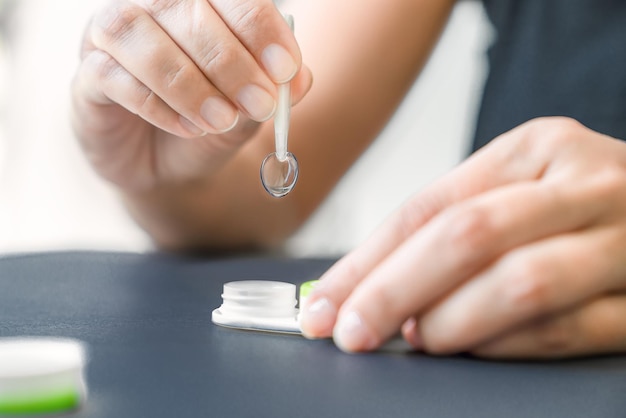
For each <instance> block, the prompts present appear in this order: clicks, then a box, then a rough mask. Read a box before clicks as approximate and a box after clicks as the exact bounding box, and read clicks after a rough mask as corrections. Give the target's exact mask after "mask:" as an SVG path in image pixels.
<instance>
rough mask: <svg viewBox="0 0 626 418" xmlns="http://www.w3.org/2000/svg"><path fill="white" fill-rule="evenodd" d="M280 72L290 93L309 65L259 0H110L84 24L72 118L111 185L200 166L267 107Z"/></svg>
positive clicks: (138, 183) (214, 160)
mask: <svg viewBox="0 0 626 418" xmlns="http://www.w3.org/2000/svg"><path fill="white" fill-rule="evenodd" d="M289 80H292V85H293V88H292V91H293V96H294V97H293V100H294V101H295V102H297V101H299V100H300V99H301V98H302V97H303V96H304V94H305V93H306V92H307V91H308V89H309V87H310V84H311V74H310V72H309V70H308V69H306V67H303V66H302V64H301V56H300V51H299V49H298V45H297V43H296V41H295V38H294V36H293V34H292V32H291V30H290V29H289V27H288V25H287V24H286V22H285V21H284V19H283V17H282V15H281V14H280V12H279V11H278V10H277V9H276V7H275V6H274V4H273V2H272V1H271V0H210V1H207V0H189V1H167V0H160V1H159V0H117V1H110V2H108V3H107V4H106V5H105V7H104V8H103V9H102V10H100V11H99V12H98V13H97V14H96V15H95V16H94V17H93V19H92V20H91V22H90V24H89V26H88V28H87V30H86V31H85V36H84V41H83V45H82V50H81V64H80V67H79V68H78V71H77V73H76V76H75V79H74V83H73V102H74V113H75V114H74V127H75V131H76V133H77V135H78V137H79V138H80V140H81V143H82V145H83V147H84V148H85V151H86V154H87V156H88V158H89V159H90V160H91V162H92V163H93V165H94V166H95V168H96V170H97V171H99V173H100V174H101V175H103V176H104V177H105V178H107V179H109V180H111V181H113V182H114V183H116V184H117V185H119V186H121V187H122V188H126V189H146V188H150V187H154V186H155V185H156V184H159V183H168V182H174V183H176V182H180V181H188V180H196V179H198V178H206V177H207V176H210V175H211V174H212V173H214V172H215V171H216V170H217V169H218V168H219V167H220V166H221V165H222V164H224V163H225V161H226V160H227V159H228V157H229V156H231V155H232V154H234V152H235V151H236V150H237V149H238V148H239V147H240V146H241V145H242V144H243V143H244V142H245V141H246V140H248V139H250V138H251V137H252V135H253V134H254V133H255V131H256V130H257V127H258V125H259V122H263V121H265V120H267V119H269V118H270V117H271V116H272V115H273V112H274V109H275V106H276V104H275V101H276V98H277V95H276V86H275V83H282V82H286V81H289ZM261 158H262V157H261Z"/></svg>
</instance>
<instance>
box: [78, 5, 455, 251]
mask: <svg viewBox="0 0 626 418" xmlns="http://www.w3.org/2000/svg"><path fill="white" fill-rule="evenodd" d="M210 3H212V2H210ZM241 3H242V4H244V3H246V2H241ZM453 5H454V1H452V0H441V1H432V0H406V1H398V2H391V3H389V2H381V1H378V0H367V1H364V0H348V1H340V2H337V1H333V0H316V1H314V2H300V1H294V2H292V3H289V4H286V5H285V10H287V11H288V12H290V13H291V14H293V16H294V18H295V26H296V30H295V33H296V38H297V40H298V43H299V45H300V48H301V51H302V56H303V61H304V62H305V63H306V64H307V65H308V67H309V68H310V69H311V72H312V74H313V76H314V83H313V87H312V88H311V90H310V92H309V93H308V95H307V96H306V97H305V98H304V99H303V100H302V101H301V103H299V104H298V105H297V106H295V107H294V108H293V110H292V124H291V131H290V135H289V150H290V151H291V152H292V153H293V154H295V155H296V157H297V158H298V161H299V163H300V178H299V180H298V184H297V185H296V187H295V189H294V190H293V191H292V192H291V193H290V194H289V195H288V196H287V197H285V198H282V199H280V200H277V199H274V198H271V197H269V196H268V195H267V194H266V193H265V191H264V190H263V187H262V186H261V184H260V180H259V167H260V164H261V161H262V160H263V158H264V157H265V155H267V154H268V153H269V152H271V151H272V150H273V146H274V139H273V127H272V122H271V121H269V122H265V123H263V124H262V125H261V127H260V129H259V130H258V131H257V132H256V134H255V135H254V136H253V137H251V139H250V140H247V141H246V142H245V143H244V144H243V145H241V148H239V149H237V148H233V150H232V158H230V159H229V160H227V161H226V162H225V163H224V164H223V165H221V166H220V167H219V169H215V170H209V172H208V173H204V174H202V175H194V176H190V178H189V179H186V180H184V181H180V180H176V181H174V180H171V179H168V178H167V177H163V178H161V179H159V180H158V181H156V182H148V183H149V186H148V187H139V188H137V187H134V188H131V187H126V185H125V183H124V181H123V178H122V180H121V181H119V180H118V181H117V183H118V184H119V185H120V190H121V191H122V194H123V197H124V199H125V202H126V203H127V206H128V207H129V209H130V211H131V212H132V214H133V216H134V217H135V218H136V219H137V221H138V222H139V223H140V224H141V225H142V226H143V227H144V228H145V229H146V230H147V231H148V232H149V233H150V234H151V235H152V236H153V237H154V239H155V241H156V242H157V243H158V244H159V245H161V246H163V247H166V248H170V249H189V248H194V249H235V248H241V247H259V246H271V245H275V244H277V243H279V242H281V241H282V240H283V239H284V238H285V237H287V236H288V235H289V234H291V233H292V232H293V231H294V230H295V229H296V228H297V227H298V226H300V225H301V224H302V222H303V221H304V220H306V218H307V217H308V216H309V215H310V214H311V212H312V211H313V210H314V209H315V208H316V207H317V205H318V204H319V203H320V202H321V201H322V200H323V199H324V197H325V196H326V195H327V194H328V192H329V191H330V190H331V189H332V187H333V186H334V185H335V184H336V182H337V181H338V180H339V178H340V177H341V176H342V175H343V174H344V173H345V171H346V170H347V169H348V168H349V167H350V165H351V164H352V163H353V162H354V161H355V160H356V159H357V157H358V156H359V155H360V154H361V153H362V152H363V150H364V149H365V148H366V147H367V146H368V145H369V144H370V143H371V142H372V141H373V139H374V138H375V137H376V135H377V134H378V133H379V132H380V130H381V129H382V128H383V127H384V125H385V124H386V123H387V121H388V120H389V118H390V116H391V115H392V113H393V112H394V110H395V109H396V107H397V106H398V104H399V103H400V101H401V100H402V98H403V97H404V95H405V93H406V91H407V90H408V88H409V87H410V86H411V84H412V83H413V81H414V79H415V77H416V76H417V74H418V73H419V71H420V69H421V68H422V66H423V65H424V63H425V61H426V60H427V58H428V56H429V54H430V52H431V50H432V48H433V46H434V44H435V43H436V41H437V39H438V37H439V35H440V32H441V30H442V28H443V27H444V25H445V23H446V21H447V18H448V16H449V13H450V11H451V9H452V7H453ZM197 23H199V22H197ZM138 59H141V58H139V57H138ZM293 83H294V91H295V93H294V95H295V96H296V97H295V98H296V99H300V97H302V95H303V94H304V92H306V90H307V89H308V87H309V84H310V76H309V74H308V72H307V71H306V69H305V70H302V71H301V72H300V74H299V75H298V76H297V77H296V78H294V80H293ZM191 87H193V86H191ZM78 90H79V91H78V92H77V93H76V92H75V96H76V95H78V96H79V100H78V103H79V106H80V97H82V96H85V95H88V93H89V92H88V91H87V92H85V90H80V89H78ZM181 94H183V95H184V92H181ZM83 110H84V109H83ZM118 111H119V110H118ZM77 113H79V114H80V113H81V111H80V110H79V111H78V112H77ZM82 116H83V118H82V119H81V120H82V121H87V122H79V123H77V126H78V128H77V131H78V133H79V136H80V135H81V133H84V132H85V131H86V130H87V129H88V128H86V127H85V126H84V125H85V124H86V123H88V121H89V116H90V115H89V114H88V115H85V114H84V112H83V115H82ZM85 116H87V117H85ZM246 123H248V122H246ZM239 125H243V126H240V127H238V128H236V129H235V130H237V129H239V131H238V132H242V131H243V132H245V130H246V126H245V123H243V124H242V123H240V124H239ZM221 140H223V141H224V142H228V141H237V140H238V139H233V134H232V133H229V134H226V135H222V138H221ZM101 141H104V139H101ZM162 141H163V142H165V141H196V139H182V138H174V139H173V138H164V139H162ZM238 145H239V144H238ZM218 146H219V144H218ZM163 148H164V149H165V150H166V151H167V152H168V153H169V154H166V155H162V156H160V157H158V158H162V161H160V162H159V161H157V163H161V164H163V165H164V166H175V165H177V164H178V165H183V166H184V165H185V164H187V161H186V159H185V158H191V157H189V156H187V155H184V154H183V155H172V154H173V151H174V150H170V149H168V147H163ZM171 148H173V147H171ZM133 151H134V152H138V153H141V152H142V151H141V150H133ZM98 158H99V157H98V156H97V155H96V156H95V157H93V156H92V158H91V159H92V161H93V160H98ZM107 158H109V160H110V157H107ZM109 162H110V161H109ZM164 162H165V163H164ZM96 165H97V163H96ZM113 170H114V169H113ZM105 176H106V174H105Z"/></svg>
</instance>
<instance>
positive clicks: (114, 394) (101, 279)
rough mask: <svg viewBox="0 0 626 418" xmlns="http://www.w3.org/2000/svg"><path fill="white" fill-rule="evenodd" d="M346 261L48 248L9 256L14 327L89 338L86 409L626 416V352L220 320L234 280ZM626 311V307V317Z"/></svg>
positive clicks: (3, 285) (312, 271)
mask: <svg viewBox="0 0 626 418" xmlns="http://www.w3.org/2000/svg"><path fill="white" fill-rule="evenodd" d="M331 264H332V260H309V259H304V260H289V259H279V258H270V259H267V258H255V257H250V258H238V259H236V258H223V259H197V258H178V257H173V256H167V255H162V254H148V255H139V254H110V253H89V252H79V253H47V254H30V255H28V254H27V255H19V256H6V257H2V258H0V336H33V335H36V336H61V337H72V338H78V339H80V340H83V341H85V342H86V344H87V346H88V349H89V357H90V361H89V364H88V367H87V384H88V387H89V398H88V401H87V403H86V404H85V406H84V407H83V408H82V409H81V410H80V411H78V412H76V413H75V414H73V415H72V416H77V417H78V416H81V417H82V416H84V417H116V418H117V417H315V418H320V417H359V418H367V417H465V418H471V417H480V418H485V417H507V418H511V417H513V418H514V417H525V418H526V417H533V418H538V417H568V418H575V417H585V418H587V417H595V418H601V417H622V418H623V417H626V357H621V356H615V357H601V358H591V359H589V358H588V359H579V360H570V361H561V362H549V363H534V362H489V361H482V360H477V359H473V358H469V357H463V356H458V357H447V358H435V357H429V356H426V355H422V354H416V353H414V354H397V353H396V354H394V353H374V354H362V355H347V354H344V353H342V352H340V351H339V350H338V349H337V348H335V346H334V345H333V344H332V342H330V341H327V340H322V341H308V340H305V339H304V338H302V337H299V336H290V335H277V334H265V333H260V332H250V331H237V330H231V329H226V328H221V327H218V326H215V325H213V324H212V323H211V311H212V310H213V309H214V308H216V307H217V306H219V304H220V303H221V298H220V294H221V289H222V285H223V283H224V282H227V281H232V280H245V279H268V280H280V281H288V282H292V283H296V284H299V283H302V282H304V281H307V280H311V279H315V278H317V277H318V276H319V275H320V274H321V273H322V272H323V271H324V270H325V269H326V268H328V267H329V266H330V265H331ZM625 320H626V318H625Z"/></svg>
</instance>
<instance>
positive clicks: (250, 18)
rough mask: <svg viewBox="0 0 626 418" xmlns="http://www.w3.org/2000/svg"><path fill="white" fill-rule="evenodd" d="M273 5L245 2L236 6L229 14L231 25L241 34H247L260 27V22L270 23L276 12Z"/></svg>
mask: <svg viewBox="0 0 626 418" xmlns="http://www.w3.org/2000/svg"><path fill="white" fill-rule="evenodd" d="M271 6H272V4H271V3H266V2H263V3H260V2H258V1H257V2H250V1H244V2H241V3H239V4H237V5H236V6H234V7H233V8H232V9H231V10H230V12H229V16H228V19H229V23H230V24H231V25H232V27H233V29H234V30H235V31H236V32H237V33H239V34H245V33H248V32H251V31H253V30H254V28H255V27H258V25H259V22H268V21H270V19H271V13H272V12H274V13H275V10H274V9H273V7H271Z"/></svg>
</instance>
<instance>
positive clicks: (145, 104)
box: [135, 85, 161, 120]
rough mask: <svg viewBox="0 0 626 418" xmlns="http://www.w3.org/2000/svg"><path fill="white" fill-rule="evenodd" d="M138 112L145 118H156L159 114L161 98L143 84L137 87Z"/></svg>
mask: <svg viewBox="0 0 626 418" xmlns="http://www.w3.org/2000/svg"><path fill="white" fill-rule="evenodd" d="M135 97H136V98H137V102H136V105H135V107H136V109H137V110H136V113H137V114H138V115H139V116H141V117H142V118H143V119H145V120H155V119H156V118H157V117H158V115H159V108H160V106H161V99H160V98H159V97H158V96H157V95H156V94H155V93H154V92H153V91H152V90H150V89H148V88H147V87H145V86H143V85H141V86H139V87H138V89H137V94H136V96H135Z"/></svg>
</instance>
